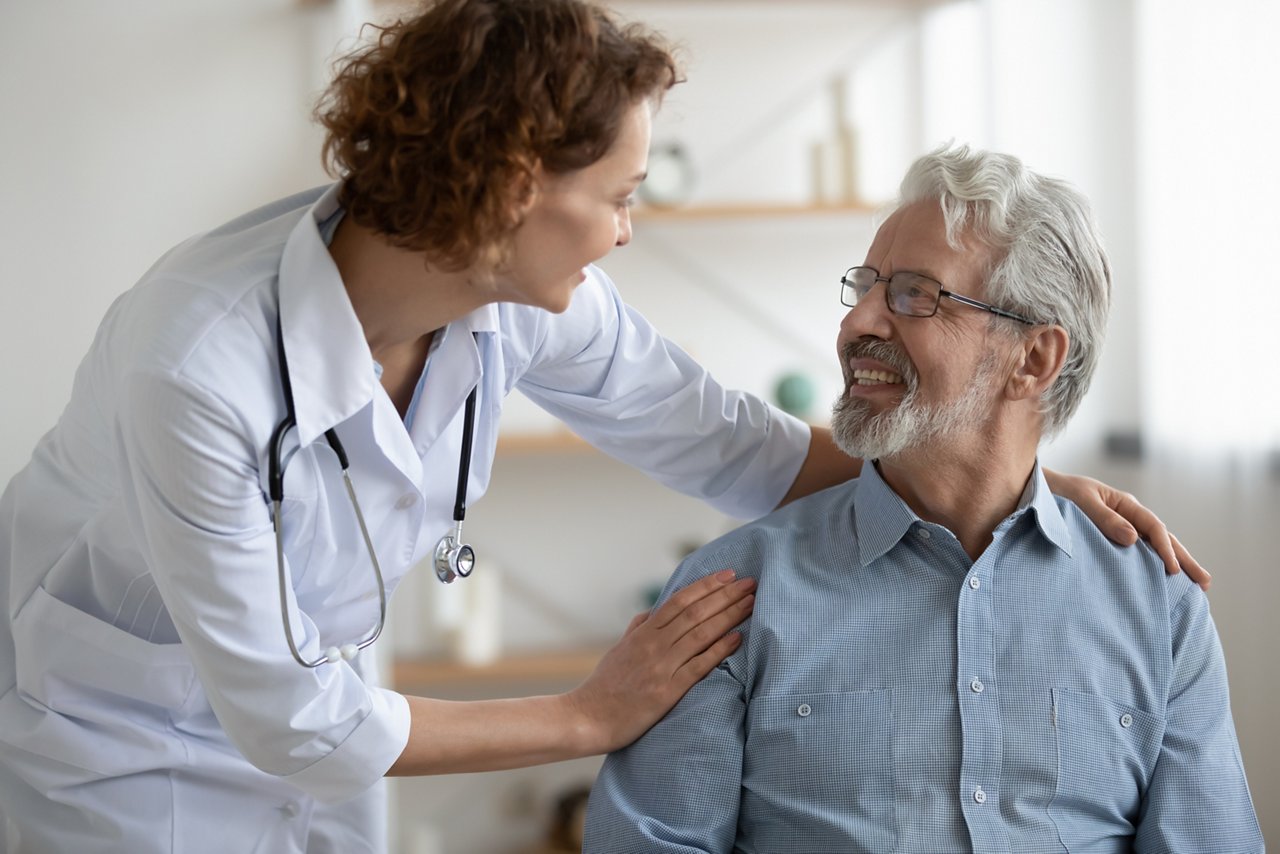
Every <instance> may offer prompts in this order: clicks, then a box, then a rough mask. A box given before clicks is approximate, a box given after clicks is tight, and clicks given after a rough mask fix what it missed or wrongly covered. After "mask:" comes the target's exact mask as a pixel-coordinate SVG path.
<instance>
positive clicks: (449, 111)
mask: <svg viewBox="0 0 1280 854" xmlns="http://www.w3.org/2000/svg"><path fill="white" fill-rule="evenodd" d="M376 29H377V36H376V38H375V39H374V41H373V42H372V43H371V44H370V45H368V46H367V47H364V48H361V49H359V50H357V51H356V52H354V53H352V54H351V55H349V56H348V57H346V58H345V59H344V60H343V61H342V62H341V63H340V64H339V67H338V70H337V74H336V77H335V79H334V81H333V83H332V84H331V85H330V87H329V89H328V91H327V92H326V93H325V95H324V96H323V97H322V98H321V100H320V103H319V105H318V106H317V108H316V118H317V120H318V121H319V122H320V123H321V124H322V125H323V126H324V128H325V132H326V138H325V144H324V160H325V165H326V168H327V169H328V170H329V172H330V174H332V175H333V176H334V177H336V178H340V179H341V180H342V187H341V190H340V193H341V195H340V199H341V202H342V205H343V206H344V207H345V208H346V211H347V216H350V217H351V218H352V219H353V220H354V221H355V222H356V223H358V224H360V225H362V226H365V227H367V228H370V229H373V230H374V231H376V232H377V233H379V234H381V235H384V236H385V237H386V238H388V239H389V240H390V241H391V242H392V243H393V244H394V245H396V246H399V247H402V248H406V249H412V250H415V251H422V252H424V253H425V254H426V255H427V257H428V259H429V261H430V262H431V263H432V264H436V265H439V266H441V267H444V268H447V269H465V268H467V267H471V266H473V265H476V264H480V265H485V266H492V265H495V264H497V263H499V262H500V261H501V260H502V258H503V257H504V254H505V251H506V247H507V244H508V241H509V238H510V235H511V233H512V231H513V230H514V229H515V228H516V226H518V225H519V217H520V213H519V211H520V203H521V202H523V201H525V200H527V198H528V194H529V193H530V192H531V190H532V185H533V182H532V178H533V174H534V170H535V168H536V167H538V166H539V165H540V166H541V167H542V168H543V169H544V170H546V171H547V172H550V173H552V174H562V173H565V172H570V171H573V170H575V169H581V168H583V167H585V166H589V165H591V164H592V163H594V162H596V161H597V160H599V159H600V158H601V157H603V156H604V155H605V154H606V153H607V152H608V150H609V148H610V147H611V146H612V145H613V142H614V140H615V139H616V137H617V135H618V132H619V128H620V127H621V123H622V119H623V117H624V116H625V115H626V113H627V111H628V110H629V109H630V108H631V107H632V106H634V105H635V104H637V103H639V102H641V101H644V100H646V99H655V100H656V99H659V98H661V96H662V94H663V93H665V92H666V91H667V90H668V89H669V88H670V87H671V86H673V85H675V84H676V83H677V82H679V80H680V77H679V71H678V69H677V65H676V61H675V59H674V58H673V56H672V54H671V51H670V50H669V49H668V48H667V47H666V45H665V44H664V43H663V42H662V40H661V39H660V37H659V36H657V34H655V33H654V32H652V31H651V30H648V29H646V28H644V27H642V26H640V25H638V24H630V25H625V26H624V25H621V24H619V23H617V22H615V21H614V20H613V19H612V18H611V17H610V16H609V14H608V13H607V12H606V11H605V10H603V9H602V8H600V7H599V6H596V5H593V4H591V3H589V2H583V0H435V2H430V3H428V4H427V5H426V7H425V8H424V9H422V11H421V12H419V13H418V14H417V15H415V16H414V17H412V18H408V19H402V20H400V21H397V22H396V23H394V24H391V25H390V26H387V27H379V28H376Z"/></svg>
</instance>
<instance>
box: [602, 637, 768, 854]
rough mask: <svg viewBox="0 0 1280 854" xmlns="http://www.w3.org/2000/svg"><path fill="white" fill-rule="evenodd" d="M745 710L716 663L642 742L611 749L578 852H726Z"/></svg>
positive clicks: (733, 682) (733, 831) (733, 827)
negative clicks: (616, 749)
mask: <svg viewBox="0 0 1280 854" xmlns="http://www.w3.org/2000/svg"><path fill="white" fill-rule="evenodd" d="M737 654H741V653H737ZM745 711H746V697H745V690H744V688H743V686H742V683H740V682H739V681H738V680H737V679H736V678H734V676H733V675H732V674H731V673H730V672H729V669H728V667H727V666H726V665H721V666H720V667H718V668H716V669H715V670H713V671H712V672H711V673H710V674H709V675H708V676H707V677H706V678H705V679H703V680H702V681H701V682H699V683H698V684H697V685H695V686H694V687H693V688H692V690H690V691H689V693H688V694H686V695H685V697H684V699H683V700H681V701H680V702H679V703H678V704H677V705H676V707H675V708H674V709H672V710H671V712H670V713H668V714H667V716H666V717H665V718H663V719H662V720H661V721H659V722H658V723H657V724H656V725H655V726H654V727H653V729H651V730H649V732H648V733H646V734H645V735H644V736H643V737H641V738H640V740H639V741H637V742H636V743H635V744H633V745H631V746H630V747H627V748H624V749H622V750H619V751H617V752H615V753H613V754H610V756H609V758H608V759H607V760H605V764H604V768H603V769H602V770H601V771H600V776H599V777H598V778H597V779H596V783H595V787H594V788H593V789H592V790H591V800H590V803H589V804H588V807H587V826H586V835H585V837H584V840H583V846H582V850H583V851H584V852H586V854H635V852H639V851H643V852H646V854H648V852H654V853H655V854H657V852H664V854H667V853H669V852H724V854H729V852H731V851H732V850H733V845H734V839H735V837H736V835H737V825H738V802H739V796H740V791H741V783H742V748H743V737H744V733H743V719H744V715H745Z"/></svg>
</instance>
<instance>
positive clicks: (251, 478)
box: [118, 371, 409, 803]
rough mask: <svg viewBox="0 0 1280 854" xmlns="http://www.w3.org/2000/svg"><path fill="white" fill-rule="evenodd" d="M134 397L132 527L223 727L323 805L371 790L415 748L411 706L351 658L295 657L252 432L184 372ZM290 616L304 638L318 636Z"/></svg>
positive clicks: (126, 472)
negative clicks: (309, 662)
mask: <svg viewBox="0 0 1280 854" xmlns="http://www.w3.org/2000/svg"><path fill="white" fill-rule="evenodd" d="M123 396H124V400H123V401H122V405H121V407H120V411H121V415H120V424H119V432H118V440H119V443H120V453H119V458H120V460H121V463H120V464H121V466H122V467H123V470H122V472H121V480H122V482H123V483H124V484H125V502H126V506H127V509H128V515H129V519H130V523H131V524H132V525H134V526H135V527H136V528H137V537H138V541H139V544H140V545H139V547H140V549H141V550H142V553H143V554H142V558H143V560H144V562H145V564H146V566H147V567H148V568H149V569H150V570H151V573H152V576H153V578H154V579H155V583H156V587H157V589H158V590H159V591H160V594H161V596H162V598H163V600H164V603H165V607H166V608H167V609H168V611H169V614H170V616H171V617H172V619H173V623H174V627H175V628H176V629H177V632H178V635H179V637H180V638H181V640H182V643H183V647H184V648H185V649H186V651H187V653H188V654H189V656H190V658H191V662H192V664H193V666H194V668H195V672H196V675H197V676H198V677H199V679H200V682H201V684H202V686H203V687H204V691H205V694H206V695H207V697H208V700H209V704H210V705H211V706H212V708H213V711H214V713H215V714H216V715H217V718H218V722H219V723H220V724H221V726H222V728H223V730H224V731H225V732H226V734H227V736H228V738H229V739H230V741H231V742H232V744H234V745H235V747H236V748H237V749H238V750H239V751H240V752H241V754H243V755H244V757H245V758H246V759H247V760H248V761H249V762H250V763H252V764H253V765H254V766H256V767H257V768H259V769H260V770H262V771H264V772H266V773H268V774H272V775H275V776H279V777H286V778H288V779H289V780H290V782H292V783H293V784H295V785H297V786H298V787H299V788H301V789H302V790H303V791H306V792H308V793H309V794H311V795H313V796H314V797H316V798H318V799H319V800H321V801H324V802H329V803H335V802H339V801H343V800H346V799H348V798H350V797H353V796H354V795H357V794H359V793H361V792H363V791H364V790H366V789H368V788H369V787H370V786H371V785H373V784H374V783H375V782H377V780H378V779H380V778H381V777H382V776H383V775H384V774H385V773H386V771H387V769H388V768H390V766H391V765H392V764H393V763H394V762H395V760H396V758H397V757H398V756H399V755H400V753H401V751H402V750H403V748H404V745H405V743H406V742H407V740H408V734H409V709H408V703H407V701H406V700H405V699H404V697H402V696H400V695H399V694H396V693H395V692H393V691H389V690H386V689H381V688H376V687H371V686H368V685H366V684H365V682H364V680H363V679H362V678H361V675H360V673H359V672H357V670H356V668H355V667H353V666H352V665H351V664H348V663H346V662H342V663H337V664H333V665H325V666H323V667H319V668H315V669H307V668H303V667H301V666H299V665H298V663H297V662H296V661H294V660H293V657H292V655H291V654H290V652H289V651H288V648H287V647H286V646H285V644H284V642H283V629H282V626H281V611H280V598H279V597H280V593H279V588H278V582H277V573H276V554H275V537H274V530H273V527H272V524H271V517H270V512H269V509H268V507H267V504H266V502H265V500H264V497H263V494H262V489H261V485H260V480H259V465H258V459H259V449H258V448H257V447H256V446H255V445H254V441H253V440H252V439H251V438H249V437H250V436H251V435H252V432H251V431H250V429H249V428H248V426H247V425H245V424H244V423H242V421H241V419H240V418H239V417H238V416H237V414H236V411H235V410H234V409H233V408H232V407H231V406H230V405H228V404H227V403H226V402H224V401H223V400H222V399H221V398H219V397H218V396H217V395H216V394H214V393H213V392H211V391H209V390H207V389H205V388H203V387H201V386H199V385H198V384H196V383H194V382H192V381H191V380H189V379H186V378H184V377H182V376H180V375H176V374H171V373H166V372H162V371H154V372H147V371H142V372H138V373H136V374H134V375H133V376H131V377H130V378H129V380H128V382H127V383H126V384H125V386H124V391H123ZM291 611H292V613H294V614H296V615H297V617H298V623H297V624H296V627H295V637H299V638H302V637H306V636H308V635H313V634H314V631H312V629H313V628H314V627H313V626H311V625H310V623H309V621H308V620H307V619H306V617H305V614H303V613H302V612H300V611H299V610H298V609H297V607H296V605H295V606H293V607H292V608H291ZM300 643H301V641H300ZM357 663H358V662H357Z"/></svg>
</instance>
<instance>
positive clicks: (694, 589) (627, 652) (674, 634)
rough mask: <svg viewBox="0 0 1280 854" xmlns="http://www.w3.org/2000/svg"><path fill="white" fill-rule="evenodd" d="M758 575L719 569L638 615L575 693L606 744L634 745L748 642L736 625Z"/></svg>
mask: <svg viewBox="0 0 1280 854" xmlns="http://www.w3.org/2000/svg"><path fill="white" fill-rule="evenodd" d="M754 588H755V580H754V579H740V580H737V581H735V580H733V573H732V572H726V573H718V574H717V575H714V576H709V577H708V578H703V579H700V580H699V581H697V582H695V583H693V584H690V585H689V586H688V587H686V588H684V589H683V590H680V591H679V592H677V593H676V594H675V595H673V596H672V597H671V598H670V599H669V600H667V602H665V603H664V604H663V605H662V606H661V607H659V608H658V609H656V610H655V611H653V612H652V613H651V614H648V615H645V614H638V615H636V616H635V617H634V618H633V619H632V620H631V624H630V625H629V626H628V627H627V631H626V632H625V633H624V634H623V636H622V638H621V639H620V640H619V641H618V642H617V643H616V644H615V645H614V646H613V648H612V649H610V650H609V651H608V652H606V653H605V654H604V657H603V658H601V660H600V663H599V664H598V665H597V666H596V669H595V670H594V671H593V672H592V674H591V675H590V676H588V677H587V680H586V681H585V682H583V683H582V684H581V685H579V686H578V687H577V688H576V689H574V691H572V692H570V693H571V694H572V695H573V704H574V705H575V706H576V707H577V708H579V709H581V710H582V711H583V712H584V713H585V715H586V719H587V720H588V721H589V722H590V723H589V728H590V729H591V730H592V731H595V732H599V733H600V734H601V735H600V743H601V744H602V745H603V747H602V748H601V749H603V750H611V749H614V748H616V747H621V746H623V745H625V744H629V743H631V742H632V741H633V740H635V739H636V738H637V737H638V736H639V735H640V734H641V733H643V732H644V731H645V730H647V729H648V728H649V727H651V726H652V725H653V724H654V723H655V722H657V720H658V719H659V718H661V717H662V716H663V715H664V714H666V713H667V712H668V711H670V709H671V707H672V706H674V705H675V704H676V703H677V702H679V700H680V698H681V697H683V696H684V695H685V692H686V691H688V690H689V689H690V688H691V687H693V685H694V683H696V682H697V681H698V680H699V679H701V678H702V677H704V676H706V675H707V674H708V673H710V672H711V671H712V670H713V669H714V668H715V667H716V665H718V664H719V663H720V662H722V661H724V659H725V658H727V657H728V656H729V655H730V654H731V653H732V652H733V651H734V650H735V649H737V648H738V646H739V645H740V644H741V643H742V639H741V637H740V636H739V635H738V634H737V633H736V632H735V633H732V634H727V633H728V632H729V631H730V630H731V629H732V628H733V627H734V626H736V625H737V624H739V623H741V622H742V621H743V620H745V619H746V618H747V617H748V616H750V614H751V608H752V606H753V605H754V603H755V596H754V595H753V594H752V591H753V590H754Z"/></svg>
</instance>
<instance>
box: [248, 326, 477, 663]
mask: <svg viewBox="0 0 1280 854" xmlns="http://www.w3.org/2000/svg"><path fill="white" fill-rule="evenodd" d="M276 352H277V356H278V358H279V366H280V386H281V389H282V391H283V392H284V403H285V417H284V418H283V419H281V421H280V423H278V424H277V425H276V427H275V429H274V430H272V431H271V440H270V446H269V448H268V452H267V491H268V496H269V497H270V499H271V509H272V527H273V528H274V529H275V539H276V572H277V576H278V580H279V585H280V618H281V621H282V622H283V624H284V635H285V641H286V643H287V644H288V646H289V652H290V653H291V654H292V655H293V658H294V660H295V661H297V662H298V663H299V664H301V665H302V666H303V667H306V668H315V667H319V666H320V665H322V664H326V663H336V662H337V661H339V660H346V661H350V660H352V659H353V658H355V656H356V654H357V653H358V652H359V651H360V650H362V649H364V648H366V647H368V646H370V645H372V644H373V642H374V641H376V640H377V639H378V638H379V637H381V635H382V630H383V628H384V627H385V626H386V623H387V588H386V582H385V580H384V579H383V575H382V566H381V564H380V563H379V562H378V554H377V552H376V551H375V550H374V547H373V538H372V537H370V536H369V527H368V525H367V524H366V523H365V519H364V513H363V511H361V509H360V502H359V500H358V499H357V498H356V490H355V485H354V484H353V483H352V482H351V475H350V473H349V471H348V469H349V468H350V462H349V460H348V458H347V452H346V449H345V448H343V446H342V442H341V440H339V439H338V434H337V432H336V431H335V430H334V429H332V428H330V429H329V430H326V431H325V433H324V437H325V440H326V441H327V442H328V444H329V447H330V448H332V449H333V452H334V454H335V455H336V456H337V458H338V464H339V466H340V467H341V468H342V481H343V484H344V485H345V487H346V490H347V497H348V498H349V499H350V500H351V508H352V510H353V511H354V512H355V517H356V523H357V524H358V525H359V527H360V536H361V538H362V539H363V540H364V544H365V548H366V549H367V550H368V552H369V561H370V563H371V564H372V565H373V574H374V577H375V578H376V579H377V582H378V623H377V625H376V626H374V628H373V631H372V632H370V634H369V635H368V637H366V638H364V639H363V640H361V641H359V642H358V643H354V644H351V643H349V644H344V645H342V646H341V647H333V646H331V647H328V648H327V649H326V650H325V654H324V655H323V656H321V657H320V658H317V659H315V660H313V661H308V660H307V659H305V658H303V657H302V653H301V652H300V651H299V650H298V645H297V643H296V642H295V640H294V637H293V624H292V621H291V620H290V617H289V578H288V572H287V570H286V569H285V558H284V537H283V534H282V533H281V530H280V518H281V516H280V513H281V506H282V504H283V502H284V469H285V463H286V459H285V456H284V438H285V435H286V434H288V432H289V431H290V430H291V429H293V428H295V427H297V425H298V419H297V415H296V411H295V409H294V406H293V383H292V382H291V381H290V377H289V361H288V358H287V357H286V356H285V352H284V331H283V329H282V327H281V323H280V318H279V316H277V317H276ZM478 391H479V385H476V386H473V387H472V389H471V393H470V394H468V395H467V402H466V407H465V410H464V413H463V430H462V451H461V455H460V457H461V458H460V459H459V461H458V489H457V493H456V496H455V499H454V506H453V521H454V527H453V529H452V530H451V531H450V532H449V533H447V534H445V536H444V537H442V538H441V539H440V542H439V544H437V546H436V554H435V563H436V575H437V576H438V577H439V578H440V580H441V581H443V582H445V583H449V582H451V581H453V580H454V579H455V578H465V577H467V576H468V575H470V574H471V571H472V569H473V567H474V565H475V551H474V550H473V549H472V548H471V546H470V545H467V544H465V543H462V542H461V539H462V520H463V518H464V517H465V515H466V501H467V480H468V478H469V476H470V473H471V447H472V439H473V436H474V432H475V430H474V428H475V414H476V396H477V392H478Z"/></svg>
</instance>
